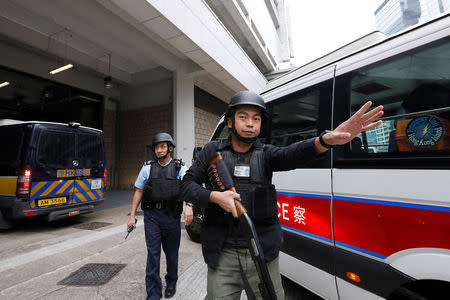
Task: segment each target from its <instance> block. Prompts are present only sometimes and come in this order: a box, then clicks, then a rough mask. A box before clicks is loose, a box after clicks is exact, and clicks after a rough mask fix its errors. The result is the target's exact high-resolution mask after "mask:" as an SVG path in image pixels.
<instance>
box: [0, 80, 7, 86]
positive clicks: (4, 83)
mask: <svg viewBox="0 0 450 300" xmlns="http://www.w3.org/2000/svg"><path fill="white" fill-rule="evenodd" d="M7 85H9V81H5V82H2V83H0V88H2V87H4V86H7Z"/></svg>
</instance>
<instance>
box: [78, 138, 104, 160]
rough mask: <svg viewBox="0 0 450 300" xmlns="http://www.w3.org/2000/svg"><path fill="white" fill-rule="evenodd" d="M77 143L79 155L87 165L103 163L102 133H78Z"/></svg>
mask: <svg viewBox="0 0 450 300" xmlns="http://www.w3.org/2000/svg"><path fill="white" fill-rule="evenodd" d="M77 145H78V147H77V148H78V153H77V157H78V158H79V159H80V160H81V162H82V163H83V164H85V167H92V166H97V165H99V164H101V163H103V162H102V160H103V143H102V138H101V136H100V135H94V134H78V141H77Z"/></svg>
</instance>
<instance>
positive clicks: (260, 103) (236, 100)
mask: <svg viewBox="0 0 450 300" xmlns="http://www.w3.org/2000/svg"><path fill="white" fill-rule="evenodd" d="M241 105H253V106H256V107H258V108H259V109H260V110H261V113H262V114H266V113H267V109H266V104H265V103H264V99H263V98H262V97H261V96H260V95H258V94H256V93H254V92H250V91H241V92H239V93H237V94H235V95H234V96H233V97H232V98H231V101H230V104H228V107H227V110H226V112H225V118H227V117H230V116H231V114H232V112H233V111H234V110H235V109H236V108H237V107H238V106H241Z"/></svg>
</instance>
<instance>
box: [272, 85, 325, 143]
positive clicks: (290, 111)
mask: <svg viewBox="0 0 450 300" xmlns="http://www.w3.org/2000/svg"><path fill="white" fill-rule="evenodd" d="M319 98H320V91H319V90H312V91H309V92H307V93H306V94H302V95H297V96H296V95H292V96H289V97H288V99H286V100H285V101H282V102H277V103H275V104H274V105H273V110H272V125H271V140H270V142H271V144H273V145H275V146H280V147H281V146H287V145H290V144H292V143H294V142H299V141H302V140H306V139H309V138H311V137H315V136H317V117H318V114H319Z"/></svg>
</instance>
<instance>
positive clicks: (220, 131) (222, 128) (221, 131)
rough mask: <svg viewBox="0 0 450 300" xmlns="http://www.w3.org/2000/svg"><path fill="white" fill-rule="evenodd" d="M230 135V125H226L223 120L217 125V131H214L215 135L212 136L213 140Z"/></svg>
mask: <svg viewBox="0 0 450 300" xmlns="http://www.w3.org/2000/svg"><path fill="white" fill-rule="evenodd" d="M229 135H230V130H229V129H228V126H226V125H225V122H221V123H220V124H219V126H217V129H216V131H215V132H214V135H213V137H212V140H213V141H215V140H220V139H225V138H227V137H228V136H229Z"/></svg>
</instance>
